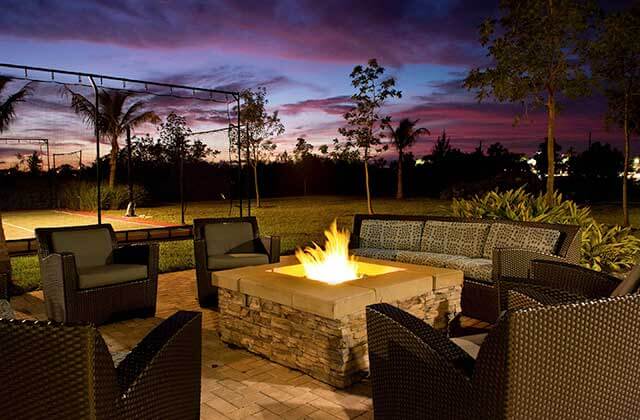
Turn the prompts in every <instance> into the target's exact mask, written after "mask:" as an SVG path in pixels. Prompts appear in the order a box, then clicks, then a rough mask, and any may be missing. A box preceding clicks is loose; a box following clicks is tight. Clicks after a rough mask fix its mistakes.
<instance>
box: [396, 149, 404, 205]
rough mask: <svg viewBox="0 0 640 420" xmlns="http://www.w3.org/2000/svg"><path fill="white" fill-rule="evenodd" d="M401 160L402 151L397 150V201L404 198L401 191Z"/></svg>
mask: <svg viewBox="0 0 640 420" xmlns="http://www.w3.org/2000/svg"><path fill="white" fill-rule="evenodd" d="M402 159H403V153H402V150H398V188H397V190H396V199H397V200H402V199H403V198H404V194H403V190H402Z"/></svg>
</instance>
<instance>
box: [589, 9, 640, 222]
mask: <svg viewBox="0 0 640 420" xmlns="http://www.w3.org/2000/svg"><path fill="white" fill-rule="evenodd" d="M639 33H640V7H638V6H636V7H633V8H632V9H630V10H627V11H623V12H616V13H611V14H609V15H608V16H606V17H605V18H604V19H603V20H602V21H601V22H599V25H598V36H597V38H596V40H595V42H593V43H592V44H591V45H590V47H591V48H590V51H589V52H590V54H589V57H590V64H591V69H592V71H593V74H594V76H595V77H596V79H597V80H598V81H599V82H600V84H601V86H602V88H603V90H604V94H605V96H606V97H607V104H608V109H607V113H606V116H605V120H606V122H607V125H610V124H615V125H618V126H620V127H621V128H622V131H623V136H624V166H623V169H622V170H623V176H622V218H623V224H624V225H625V226H628V225H629V199H628V191H627V190H628V183H629V181H628V177H629V165H630V155H631V147H630V138H631V133H632V132H634V131H636V132H637V131H638V128H639V124H640V120H639V119H638V118H637V116H638V115H639V111H640V110H639V109H638V108H640V107H639V105H640V103H639V101H640V97H639V96H640V37H639V36H638V34H639Z"/></svg>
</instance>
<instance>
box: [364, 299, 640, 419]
mask: <svg viewBox="0 0 640 420" xmlns="http://www.w3.org/2000/svg"><path fill="white" fill-rule="evenodd" d="M367 334H368V344H369V360H370V370H371V383H372V394H373V408H374V413H375V418H376V419H487V420H489V419H492V420H495V419H548V420H554V419H587V418H588V419H602V420H605V419H631V418H640V377H639V376H638V375H637V372H638V369H640V358H638V354H640V295H637V294H632V295H626V296H621V297H616V298H606V299H601V300H592V301H587V302H582V303H580V304H576V303H571V304H563V305H552V306H537V307H528V308H523V309H517V310H513V311H508V312H506V313H505V314H503V316H502V317H501V318H500V320H499V322H498V324H497V325H496V327H495V328H493V329H492V330H491V331H490V332H489V333H488V335H487V337H486V339H485V340H484V342H483V343H482V345H481V346H480V347H479V353H478V355H477V358H474V357H472V356H471V355H470V354H469V353H467V352H465V351H463V350H462V348H461V347H459V346H458V345H456V344H454V343H453V342H452V341H450V340H449V339H448V338H447V337H446V336H445V334H443V333H442V332H439V331H436V330H434V329H433V328H431V327H430V326H428V325H427V324H425V323H423V322H422V321H420V320H419V319H417V318H415V317H413V316H412V315H410V314H408V313H406V312H403V311H402V310H400V309H398V308H396V307H393V306H391V305H388V304H376V305H372V306H369V307H368V308H367Z"/></svg>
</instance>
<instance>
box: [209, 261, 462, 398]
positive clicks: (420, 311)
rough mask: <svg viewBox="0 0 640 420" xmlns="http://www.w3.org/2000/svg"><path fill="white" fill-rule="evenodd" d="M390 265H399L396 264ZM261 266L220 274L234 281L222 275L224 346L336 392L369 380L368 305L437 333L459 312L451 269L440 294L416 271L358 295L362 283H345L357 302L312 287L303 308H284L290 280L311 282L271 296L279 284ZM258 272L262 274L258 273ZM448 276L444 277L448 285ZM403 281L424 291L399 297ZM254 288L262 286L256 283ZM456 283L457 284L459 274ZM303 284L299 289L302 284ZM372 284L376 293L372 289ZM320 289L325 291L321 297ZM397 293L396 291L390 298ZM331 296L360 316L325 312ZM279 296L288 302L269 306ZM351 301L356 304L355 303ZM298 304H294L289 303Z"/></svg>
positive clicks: (336, 310) (431, 280) (285, 285)
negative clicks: (380, 305) (396, 311)
mask: <svg viewBox="0 0 640 420" xmlns="http://www.w3.org/2000/svg"><path fill="white" fill-rule="evenodd" d="M385 263H386V261H385ZM395 265H398V264H397V263H395ZM265 267H268V266H258V267H251V270H247V268H249V267H247V268H245V269H236V270H229V271H228V272H222V273H231V277H229V276H228V275H227V274H223V275H222V277H221V282H220V288H219V290H218V293H219V310H220V335H221V339H222V341H224V342H226V343H229V344H233V345H236V346H239V347H243V348H245V349H247V350H249V351H251V352H253V353H257V354H259V355H262V356H264V357H266V358H268V359H270V360H271V361H274V362H277V363H280V364H282V365H284V366H287V367H290V368H293V369H298V370H300V371H302V372H304V373H306V374H308V375H310V376H312V377H314V378H316V379H318V380H320V381H322V382H325V383H328V384H330V385H332V386H335V387H337V388H345V387H348V386H349V385H351V384H353V383H354V382H357V381H359V380H360V379H361V378H362V377H363V376H364V375H366V374H367V371H368V367H369V361H368V355H367V330H366V320H365V306H366V305H368V304H371V303H374V302H381V301H384V302H387V303H390V304H392V305H395V306H398V307H400V308H402V309H404V310H405V311H407V312H410V313H412V314H413V315H415V316H417V317H418V318H420V319H423V320H424V321H425V322H428V323H429V324H431V325H433V326H434V327H436V328H444V327H446V325H447V320H448V314H449V313H451V312H456V311H457V310H458V307H459V302H460V290H461V287H460V286H459V285H458V281H452V279H453V278H454V277H455V276H453V277H452V276H451V274H453V273H455V270H448V271H438V273H440V274H442V276H441V282H440V283H441V284H439V286H442V287H439V288H434V286H438V285H437V284H436V283H437V282H436V280H437V278H436V277H435V276H434V277H430V276H429V275H426V273H424V272H421V276H416V274H417V273H416V272H415V271H414V272H411V273H408V272H405V274H404V275H403V276H398V275H396V276H392V277H390V278H387V279H386V281H387V282H388V284H385V282H384V280H385V279H384V278H381V279H378V280H381V281H379V282H378V283H376V282H375V281H373V282H370V283H372V284H371V286H370V288H366V287H364V288H362V287H363V286H362V282H361V284H358V283H356V282H357V281H354V282H350V283H351V284H353V285H354V286H344V287H347V288H349V290H351V289H353V290H355V289H360V290H362V292H357V293H356V292H354V291H353V290H351V294H354V293H355V294H356V295H357V296H355V297H353V296H351V294H348V293H342V292H340V293H338V292H337V290H339V289H336V286H327V285H323V284H321V283H318V284H316V283H312V286H314V287H316V289H313V290H312V291H311V292H309V291H308V290H305V293H308V295H304V296H303V297H304V298H305V301H304V304H303V303H302V302H303V301H300V302H301V303H300V304H299V305H295V304H288V301H287V300H285V299H287V298H288V294H289V293H291V290H295V289H296V284H297V283H295V281H302V282H309V280H306V279H296V280H291V281H284V280H283V281H282V283H283V290H282V292H281V293H275V294H273V293H271V292H274V291H275V292H278V290H277V288H276V289H275V290H274V289H273V287H272V286H275V285H277V283H278V278H279V277H275V278H274V277H273V275H274V274H275V273H268V274H267V273H265ZM257 268H260V270H261V271H260V272H258V271H256V269H257ZM242 270H244V271H242ZM438 270H445V269H438ZM250 273H253V274H256V273H258V274H263V275H262V276H259V278H260V279H261V281H259V280H257V279H258V278H257V277H253V276H248V274H250ZM265 274H267V275H266V276H265ZM410 274H412V275H410ZM447 276H449V277H448V278H446V277H447ZM265 277H266V278H265ZM380 277H384V276H380ZM402 279H408V280H407V281H409V282H413V281H416V280H422V281H423V282H424V287H422V286H420V287H417V288H416V287H415V284H414V283H412V284H411V285H410V286H411V289H412V290H414V293H415V295H414V296H403V294H404V295H406V293H407V292H406V290H408V289H407V288H406V286H407V285H406V284H405V285H404V287H405V292H404V293H402V292H397V290H398V287H400V288H401V287H402V286H399V285H400V284H402V283H403V281H402ZM243 280H244V281H245V282H246V283H245V287H243V286H242V282H243ZM369 280H373V279H369ZM255 281H258V282H259V284H255V283H253V282H255ZM459 282H460V283H461V282H462V276H461V275H460V280H459ZM405 283H406V282H405ZM301 284H303V285H304V283H301ZM377 284H379V285H380V287H377V286H376V285H377ZM394 284H395V286H396V287H395V289H394ZM420 284H422V283H420ZM356 285H357V286H360V287H356ZM225 286H226V287H229V288H225ZM258 286H259V287H258ZM304 286H307V285H304ZM301 287H303V286H301ZM317 288H319V289H317ZM323 288H329V289H327V290H323ZM330 288H333V289H330ZM361 288H362V289H361ZM232 289H236V290H232ZM394 291H396V293H395V296H394V293H393V292H394ZM316 292H317V293H316ZM336 293H338V294H340V296H342V297H341V298H340V299H339V300H340V301H341V302H344V301H345V299H346V300H349V302H348V305H349V307H352V308H353V307H356V308H357V310H351V311H341V310H340V308H342V307H346V306H344V305H343V306H340V304H335V306H333V307H332V308H333V309H332V312H330V313H325V312H326V310H325V309H323V306H322V305H323V303H326V301H327V300H331V301H332V302H333V301H334V300H336V299H337V298H336V297H335V296H333V295H335V294H336ZM256 295H264V296H256ZM315 295H317V296H315ZM326 295H330V296H326ZM267 297H271V299H268V298H267ZM281 297H283V301H284V302H286V303H284V302H275V301H274V299H280V298H281ZM310 299H311V300H310ZM313 299H316V301H314V300H313ZM332 299H333V300H332ZM354 299H355V300H357V302H354ZM295 301H296V300H295V297H294V300H293V302H295ZM294 306H298V307H294ZM305 306H307V307H305ZM347 312H348V313H347Z"/></svg>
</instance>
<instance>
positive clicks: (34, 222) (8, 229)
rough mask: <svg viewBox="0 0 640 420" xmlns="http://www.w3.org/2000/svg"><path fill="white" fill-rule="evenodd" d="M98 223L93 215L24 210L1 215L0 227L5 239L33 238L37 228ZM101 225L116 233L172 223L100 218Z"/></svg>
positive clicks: (63, 211) (66, 211)
mask: <svg viewBox="0 0 640 420" xmlns="http://www.w3.org/2000/svg"><path fill="white" fill-rule="evenodd" d="M97 222H98V216H97V215H96V214H95V213H89V212H76V211H71V210H24V211H22V210H21V211H9V212H3V213H2V226H3V228H4V233H5V236H6V237H7V239H29V238H33V237H34V236H35V235H34V230H35V229H36V228H39V227H60V226H78V225H91V224H95V223H97ZM102 223H109V224H111V225H112V226H113V228H114V229H115V230H116V231H119V230H132V229H148V228H152V227H167V226H172V225H173V224H172V223H169V222H164V221H158V220H153V219H143V218H138V217H136V218H131V219H129V218H125V217H119V216H105V215H104V214H103V216H102Z"/></svg>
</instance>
